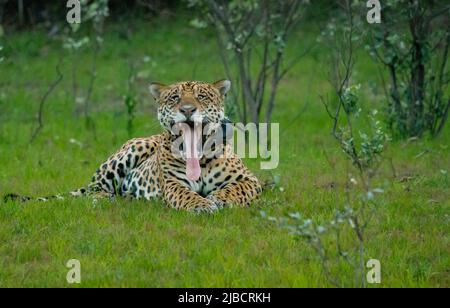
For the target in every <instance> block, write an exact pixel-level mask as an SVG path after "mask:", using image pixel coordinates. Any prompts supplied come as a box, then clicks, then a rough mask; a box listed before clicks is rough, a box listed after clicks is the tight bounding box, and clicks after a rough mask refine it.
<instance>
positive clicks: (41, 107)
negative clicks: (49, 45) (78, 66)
mask: <svg viewBox="0 0 450 308" xmlns="http://www.w3.org/2000/svg"><path fill="white" fill-rule="evenodd" d="M63 58H64V57H63V56H62V55H61V57H60V58H59V60H58V63H57V64H56V67H55V69H56V74H57V77H56V79H55V81H53V82H52V83H51V84H50V86H49V88H48V89H47V92H45V94H44V95H43V96H42V98H41V100H40V102H39V112H38V127H37V128H36V130H35V131H34V133H33V134H32V136H31V139H30V143H33V142H34V140H35V139H36V137H37V136H38V134H39V133H40V131H41V130H42V128H43V127H44V107H45V103H46V102H47V99H48V97H49V96H50V94H51V93H52V92H53V91H54V90H55V88H56V86H57V85H58V84H59V83H60V82H61V81H62V79H63V77H64V76H63V74H62V73H61V64H62V62H63Z"/></svg>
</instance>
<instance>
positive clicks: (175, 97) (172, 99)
mask: <svg viewBox="0 0 450 308" xmlns="http://www.w3.org/2000/svg"><path fill="white" fill-rule="evenodd" d="M179 99H180V96H179V95H178V94H174V95H172V96H171V97H170V100H171V101H174V102H176V101H178V100H179Z"/></svg>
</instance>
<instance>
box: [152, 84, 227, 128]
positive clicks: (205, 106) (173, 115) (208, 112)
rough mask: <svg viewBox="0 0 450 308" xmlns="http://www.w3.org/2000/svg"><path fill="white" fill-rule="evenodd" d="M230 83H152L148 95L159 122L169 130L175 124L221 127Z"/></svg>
mask: <svg viewBox="0 0 450 308" xmlns="http://www.w3.org/2000/svg"><path fill="white" fill-rule="evenodd" d="M230 86H231V82H230V81H229V80H221V81H218V82H215V83H205V82H198V81H186V82H180V83H176V84H173V85H168V86H167V85H163V84H160V83H152V84H151V85H150V92H151V94H152V95H153V97H154V98H155V100H156V101H157V103H158V120H159V122H160V123H161V125H162V126H163V127H164V128H165V129H167V130H172V128H173V126H174V125H175V124H178V123H186V124H188V125H193V124H195V123H198V124H203V125H206V124H210V123H221V121H222V120H223V119H224V117H225V113H224V98H225V95H226V94H227V92H228V91H229V89H230Z"/></svg>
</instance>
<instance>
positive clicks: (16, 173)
mask: <svg viewBox="0 0 450 308" xmlns="http://www.w3.org/2000/svg"><path fill="white" fill-rule="evenodd" d="M187 22H188V20H183V18H181V20H179V21H177V22H173V21H169V20H165V21H164V22H162V21H159V22H154V23H150V24H142V23H136V24H132V25H131V27H130V24H127V27H124V26H110V27H109V28H108V31H107V35H106V37H105V45H104V47H103V49H102V51H101V53H100V55H99V59H98V64H97V66H98V77H97V80H96V82H95V87H94V92H93V103H92V114H93V116H94V117H95V119H96V131H97V134H96V135H97V136H96V139H95V138H94V137H93V134H92V132H90V131H87V130H86V128H85V121H84V119H83V117H81V116H79V114H80V109H81V104H80V103H76V102H74V101H73V98H72V94H71V93H72V92H71V86H72V84H71V65H72V64H71V63H72V61H74V60H75V61H76V65H77V68H78V79H79V82H80V85H79V86H80V87H81V88H84V89H86V87H87V85H88V82H89V81H88V70H89V63H90V60H91V54H90V53H88V52H81V53H79V54H77V55H75V56H73V57H72V56H67V57H65V58H64V62H63V65H62V66H63V67H62V71H63V73H64V79H63V82H62V83H61V84H60V85H59V86H58V88H57V89H56V91H55V92H54V93H53V94H52V96H51V97H50V98H49V100H48V102H47V105H46V108H45V113H44V121H45V126H44V128H43V130H42V132H41V134H40V135H39V137H38V138H37V139H36V141H35V142H33V143H30V142H29V140H30V135H31V132H32V131H33V129H34V128H35V127H36V113H37V110H38V102H39V98H40V96H41V95H42V94H43V93H44V92H45V90H46V89H47V87H48V85H49V84H50V83H51V82H52V80H54V78H55V69H54V68H55V65H56V63H57V61H58V58H59V54H60V48H59V46H60V44H59V43H58V42H54V41H52V40H50V39H49V38H48V37H47V36H46V34H45V32H44V31H35V32H32V33H30V32H28V33H21V34H14V35H11V36H7V39H6V41H4V42H3V44H4V46H5V49H4V52H5V54H6V56H5V57H6V60H5V62H4V63H2V64H0V65H1V67H0V111H1V112H0V166H1V169H0V194H4V193H7V192H18V193H22V194H26V195H48V194H52V193H57V192H65V191H68V190H69V189H73V188H76V187H79V186H83V185H85V184H86V183H87V181H88V180H89V179H90V176H91V174H92V172H93V171H94V170H95V169H96V168H97V165H98V164H99V163H101V162H102V161H103V160H104V159H105V158H106V157H107V156H108V155H109V154H110V153H112V152H113V151H115V150H116V149H117V148H118V147H119V146H120V145H121V144H122V143H123V142H125V141H126V140H127V139H128V138H129V136H128V134H127V130H126V115H125V106H124V104H123V100H122V96H123V95H124V94H125V92H126V80H127V76H128V71H129V62H130V59H133V61H137V62H136V63H137V66H138V69H137V73H138V77H139V78H138V84H137V89H138V91H139V93H140V96H141V98H142V99H141V101H140V104H139V108H138V110H139V112H138V114H137V117H136V120H135V127H136V131H135V133H134V136H146V135H151V134H154V133H157V132H158V131H159V127H158V124H157V123H156V116H155V106H154V103H153V101H152V100H151V99H150V97H149V96H148V95H147V94H145V92H146V88H147V87H146V85H147V83H148V82H149V81H150V80H159V81H162V82H167V83H170V82H172V81H178V80H186V79H199V80H207V81H213V80H216V79H220V78H222V77H223V76H224V72H223V68H222V65H221V62H220V58H219V56H218V53H217V50H216V47H215V41H214V38H213V37H211V36H210V35H208V33H205V32H198V31H197V30H194V29H191V28H189V27H186V26H185V25H186V24H187ZM125 28H127V29H128V30H126V31H125V30H124V29H125ZM127 33H128V34H131V35H130V40H126V39H125V37H126V34H127ZM305 38H308V39H305ZM307 41H312V38H311V35H307V34H306V33H304V32H299V33H298V34H297V35H296V37H295V38H294V39H293V40H292V44H291V47H290V49H289V52H290V55H291V56H294V55H295V54H296V53H299V52H301V51H302V50H303V49H304V48H306V47H307V46H305V45H306V43H305V42H307ZM326 55H327V50H326V49H323V48H322V49H321V48H316V49H314V50H313V51H312V52H311V53H310V54H308V56H307V57H305V58H304V59H303V60H302V61H301V62H300V63H299V64H298V65H297V66H296V67H295V68H294V69H293V70H292V72H291V73H290V74H289V75H288V76H287V78H286V79H285V80H284V81H283V83H282V86H281V88H280V92H279V96H278V101H277V103H278V106H277V109H276V112H275V115H274V122H279V123H280V127H281V134H282V137H281V138H282V139H281V140H282V146H281V162H280V165H279V168H278V169H276V170H274V171H273V172H272V174H273V175H277V176H279V177H280V179H281V183H280V184H279V187H277V188H276V189H275V190H273V191H266V192H265V193H264V195H263V197H262V200H261V201H260V202H258V203H257V204H255V205H254V206H253V207H251V208H248V209H237V208H234V209H225V210H224V211H222V212H220V213H218V214H216V215H213V216H196V215H193V214H189V213H183V212H176V211H173V210H170V209H167V208H165V207H164V206H163V205H162V204H160V203H158V202H127V201H123V200H118V201H117V202H115V203H111V202H107V201H102V202H99V203H97V204H93V203H92V201H91V200H65V201H54V202H49V203H46V204H40V203H34V202H30V203H28V204H13V203H9V204H7V205H3V204H2V205H0V287H12V286H29V287H30V286H45V287H50V286H62V287H64V286H68V285H67V282H66V279H65V277H66V273H67V268H66V267H65V264H66V262H67V261H68V260H69V259H78V260H80V261H81V266H82V284H81V286H82V287H88V286H148V287H221V286H222V287H307V286H312V287H315V286H329V282H327V281H326V280H325V279H324V277H323V275H322V272H321V268H320V263H319V261H318V260H317V259H316V257H315V255H314V253H313V251H312V250H311V249H310V248H309V247H308V246H307V245H305V244H304V243H303V242H301V241H298V240H297V239H295V238H293V237H292V236H290V235H289V234H288V233H287V232H286V231H284V230H281V229H279V228H277V227H275V226H274V225H271V224H269V223H267V222H266V221H264V220H262V219H261V218H259V217H260V215H259V212H260V211H261V210H264V211H266V212H268V213H270V214H271V215H275V216H277V215H282V214H286V213H289V212H294V211H299V212H301V213H302V214H304V215H305V216H307V217H311V218H313V219H315V220H322V219H327V218H329V217H331V215H332V214H333V212H334V210H335V209H336V208H337V207H339V206H342V204H343V192H344V186H345V178H346V176H345V174H346V170H347V169H346V168H347V165H346V162H345V158H344V157H343V155H342V154H341V152H340V151H339V149H338V148H337V146H336V143H335V142H334V140H333V139H332V138H331V137H330V134H329V132H330V123H329V121H328V119H327V116H326V113H325V112H324V109H323V107H322V105H321V103H320V100H319V95H320V94H324V93H326V92H327V90H328V84H327V70H328V67H327V66H326V64H325V62H326V61H325V58H326ZM370 63H371V61H369V60H368V59H367V58H365V56H364V55H363V53H361V55H360V58H359V62H358V66H357V70H356V74H355V78H356V80H355V82H360V83H362V88H363V92H364V100H365V102H366V106H367V107H370V108H372V107H377V108H379V109H381V105H380V101H381V98H382V97H381V94H382V93H381V91H380V90H379V88H377V87H376V80H377V79H376V76H377V71H376V68H375V67H373V65H371V64H370ZM305 104H308V107H307V109H306V111H304V112H303V113H302V112H301V110H302V109H303V106H304V105H305ZM449 146H450V130H449V128H448V127H447V128H446V129H445V131H444V133H443V135H442V136H441V137H440V138H439V139H437V140H432V141H431V140H426V139H425V140H421V141H414V142H413V141H411V142H394V143H393V144H391V145H390V147H389V149H388V151H387V153H386V154H385V157H386V159H385V164H384V167H383V168H382V169H381V174H380V176H379V177H378V178H377V180H376V181H377V184H379V185H380V186H382V187H383V188H384V189H385V194H384V195H382V196H381V197H380V198H381V202H380V203H381V205H380V208H379V209H378V215H377V216H376V218H375V219H374V221H373V222H372V224H371V225H370V226H369V230H368V235H369V236H368V238H367V243H366V245H367V258H376V259H379V260H380V261H381V264H382V284H381V286H382V287H394V286H395V287H406V286H409V287H416V286H420V287H428V286H447V287H448V286H449V285H450V272H449V269H450V258H449V238H448V234H449V214H450V212H449V206H450V202H449V200H450V189H449V187H450V179H449V175H448V172H450V168H449V166H450V155H449V154H450V149H449ZM391 160H392V165H393V168H392V167H391V164H390V163H389V162H390V161H391ZM248 165H249V166H250V168H251V169H252V170H254V171H255V173H256V174H258V175H259V176H260V177H261V178H263V179H267V178H269V177H270V174H268V173H266V172H263V171H260V170H259V162H258V161H256V160H249V161H248ZM280 188H282V189H280ZM348 274H349V272H348V269H345V268H344V269H342V275H348ZM347 285H351V281H349V282H348V283H347Z"/></svg>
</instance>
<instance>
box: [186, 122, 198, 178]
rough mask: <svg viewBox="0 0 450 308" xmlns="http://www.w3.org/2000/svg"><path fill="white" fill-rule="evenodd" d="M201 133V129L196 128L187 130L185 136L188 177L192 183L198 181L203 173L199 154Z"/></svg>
mask: <svg viewBox="0 0 450 308" xmlns="http://www.w3.org/2000/svg"><path fill="white" fill-rule="evenodd" d="M201 133H202V130H201V127H200V128H197V127H195V128H194V129H191V128H189V129H186V130H185V131H184V134H183V136H184V144H185V147H186V177H187V178H188V180H190V181H197V180H198V179H199V178H200V175H201V173H202V170H201V168H200V158H199V157H198V154H197V148H198V142H199V140H200V138H201Z"/></svg>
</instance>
